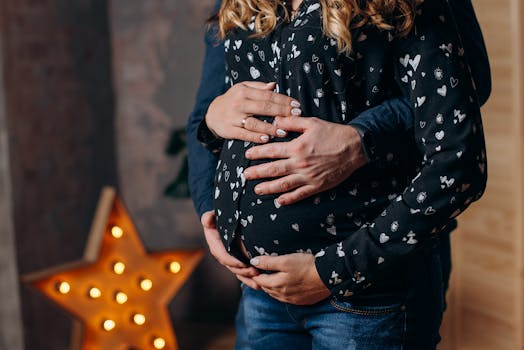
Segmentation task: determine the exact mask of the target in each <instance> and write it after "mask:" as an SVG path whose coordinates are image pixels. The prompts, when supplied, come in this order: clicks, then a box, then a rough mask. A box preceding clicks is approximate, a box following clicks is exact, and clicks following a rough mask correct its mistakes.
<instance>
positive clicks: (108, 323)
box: [102, 320, 116, 332]
mask: <svg viewBox="0 0 524 350" xmlns="http://www.w3.org/2000/svg"><path fill="white" fill-rule="evenodd" d="M115 327H116V323H115V321H113V320H104V322H102V328H103V329H104V330H105V331H107V332H109V331H112V330H113V329H115Z"/></svg>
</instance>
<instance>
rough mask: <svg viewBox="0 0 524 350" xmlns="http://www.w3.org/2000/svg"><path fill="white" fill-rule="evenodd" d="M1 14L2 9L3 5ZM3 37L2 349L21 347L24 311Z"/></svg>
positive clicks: (0, 119) (0, 129)
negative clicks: (22, 305)
mask: <svg viewBox="0 0 524 350" xmlns="http://www.w3.org/2000/svg"><path fill="white" fill-rule="evenodd" d="M0 17H2V16H1V9H0ZM2 61H3V60H2V45H1V37H0V350H22V349H23V347H24V344H23V337H22V333H23V332H22V315H21V310H20V297H19V285H18V268H17V266H16V256H15V251H16V247H15V241H14V229H13V217H12V215H13V211H12V210H13V208H12V196H11V174H10V168H9V145H8V139H7V138H8V132H7V130H8V128H7V119H6V110H5V99H4V92H5V91H4V85H3V81H4V71H3V62H2Z"/></svg>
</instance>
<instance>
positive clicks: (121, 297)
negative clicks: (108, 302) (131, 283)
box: [115, 292, 127, 305]
mask: <svg viewBox="0 0 524 350" xmlns="http://www.w3.org/2000/svg"><path fill="white" fill-rule="evenodd" d="M115 301H116V302H117V304H120V305H122V304H125V303H126V302H127V295H126V293H124V292H116V293H115Z"/></svg>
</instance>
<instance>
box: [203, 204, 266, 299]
mask: <svg viewBox="0 0 524 350" xmlns="http://www.w3.org/2000/svg"><path fill="white" fill-rule="evenodd" d="M200 221H201V222H202V226H203V228H204V235H205V237H206V242H207V245H208V246H209V251H210V252H211V255H213V256H214V257H215V259H216V260H217V261H218V262H219V263H220V264H221V265H222V266H224V267H226V268H227V269H228V270H229V271H231V272H232V273H234V274H235V275H236V277H237V278H238V279H239V280H240V281H241V282H244V283H245V284H247V285H248V286H249V287H251V288H253V289H257V290H258V289H260V287H259V286H258V284H257V283H256V282H255V281H254V280H253V277H254V276H257V275H258V270H257V269H255V268H254V267H249V266H247V265H246V264H244V263H243V262H241V261H240V260H238V259H236V258H235V257H233V256H231V255H229V254H228V252H227V251H226V249H225V248H224V245H223V244H222V241H221V240H220V235H219V233H218V231H217V229H216V224H215V213H214V212H213V211H212V210H211V211H207V212H205V213H204V214H203V215H202V218H201V219H200Z"/></svg>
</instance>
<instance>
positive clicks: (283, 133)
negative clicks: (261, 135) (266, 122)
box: [277, 129, 287, 136]
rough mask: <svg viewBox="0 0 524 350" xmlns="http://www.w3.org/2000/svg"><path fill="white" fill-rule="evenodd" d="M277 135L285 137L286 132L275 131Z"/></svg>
mask: <svg viewBox="0 0 524 350" xmlns="http://www.w3.org/2000/svg"><path fill="white" fill-rule="evenodd" d="M277 135H278V136H286V135H287V132H286V130H282V129H277Z"/></svg>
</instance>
